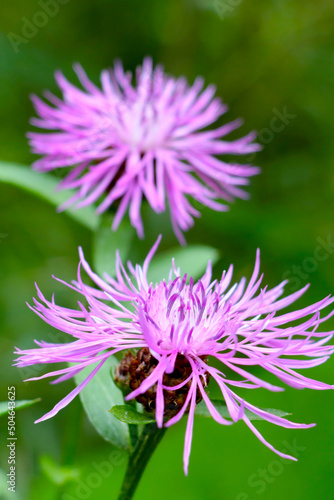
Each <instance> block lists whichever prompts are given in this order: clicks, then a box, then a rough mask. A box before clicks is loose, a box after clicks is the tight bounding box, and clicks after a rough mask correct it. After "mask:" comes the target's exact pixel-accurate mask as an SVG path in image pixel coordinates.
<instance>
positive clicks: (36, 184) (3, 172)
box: [0, 161, 99, 230]
mask: <svg viewBox="0 0 334 500" xmlns="http://www.w3.org/2000/svg"><path fill="white" fill-rule="evenodd" d="M0 182H5V183H6V184H11V185H12V186H15V187H18V188H21V189H24V190H25V191H28V192H29V193H32V194H34V195H35V196H38V197H39V198H42V199H43V200H45V201H47V202H48V203H51V205H55V206H59V205H61V204H62V203H63V202H64V201H66V200H67V199H68V198H70V197H71V196H72V195H73V194H74V191H73V190H70V189H66V190H64V191H56V190H55V189H56V187H57V185H58V184H59V181H58V180H57V179H56V178H55V177H53V176H52V175H50V174H47V173H38V172H35V171H34V170H32V168H31V167H27V166H25V165H18V164H16V163H7V162H4V161H2V162H0ZM65 213H66V214H67V215H68V216H70V217H72V219H74V220H75V221H76V222H79V223H80V224H82V225H83V226H85V227H87V228H88V229H91V230H95V229H96V228H97V226H98V222H99V217H98V216H97V215H96V214H95V211H94V207H85V208H82V209H79V210H75V209H74V208H71V207H70V208H68V209H67V210H65Z"/></svg>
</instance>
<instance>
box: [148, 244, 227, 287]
mask: <svg viewBox="0 0 334 500" xmlns="http://www.w3.org/2000/svg"><path fill="white" fill-rule="evenodd" d="M173 258H174V259H175V266H176V267H180V269H181V273H182V274H183V275H184V274H185V273H187V274H188V276H192V277H193V278H194V279H198V278H200V277H201V276H202V275H203V274H204V272H205V270H206V267H207V265H208V261H209V260H211V261H212V264H215V263H216V262H217V260H218V259H219V253H218V251H217V250H216V249H215V248H211V247H208V246H205V245H192V246H187V247H185V248H180V247H174V248H171V249H170V250H166V251H165V252H161V253H160V254H158V255H156V256H155V257H154V258H153V260H152V262H151V263H150V266H149V269H148V273H147V274H148V281H149V282H150V281H152V282H153V283H156V282H158V281H161V280H162V279H163V278H165V279H167V278H168V274H169V271H170V270H171V268H172V259H173Z"/></svg>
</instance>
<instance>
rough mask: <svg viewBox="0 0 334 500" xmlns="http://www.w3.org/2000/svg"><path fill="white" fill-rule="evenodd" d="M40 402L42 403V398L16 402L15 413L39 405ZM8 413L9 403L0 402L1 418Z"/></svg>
mask: <svg viewBox="0 0 334 500" xmlns="http://www.w3.org/2000/svg"><path fill="white" fill-rule="evenodd" d="M38 401H40V398H37V399H23V400H22V401H15V411H16V410H21V409H23V408H27V407H28V406H31V405H33V404H35V403H38ZM7 412H8V401H1V402H0V417H1V416H3V415H6V414H7Z"/></svg>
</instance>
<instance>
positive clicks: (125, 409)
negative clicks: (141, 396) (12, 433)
mask: <svg viewBox="0 0 334 500" xmlns="http://www.w3.org/2000/svg"><path fill="white" fill-rule="evenodd" d="M110 413H112V414H113V415H114V416H115V417H116V418H117V419H118V420H120V421H121V422H125V423H126V424H131V425H143V424H150V423H152V422H155V418H154V416H152V415H150V414H148V413H140V412H139V411H137V410H136V409H135V408H134V407H133V406H130V405H115V406H113V407H112V408H111V410H110Z"/></svg>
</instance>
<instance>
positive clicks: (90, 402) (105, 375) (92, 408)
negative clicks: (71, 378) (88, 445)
mask: <svg viewBox="0 0 334 500" xmlns="http://www.w3.org/2000/svg"><path fill="white" fill-rule="evenodd" d="M115 364H117V360H116V358H114V357H113V356H111V357H110V359H109V360H108V361H106V362H105V363H104V365H103V366H102V368H100V370H99V371H98V372H97V374H96V375H95V376H94V377H93V379H92V380H91V381H90V382H89V384H87V386H86V387H85V388H84V389H83V390H82V391H81V392H80V398H81V401H82V404H83V406H84V409H85V412H86V414H87V416H88V418H89V420H90V422H91V424H92V425H93V426H94V427H95V429H96V430H97V432H98V433H99V434H100V435H101V436H102V437H103V439H105V440H106V441H108V442H109V443H112V444H113V445H114V446H117V447H118V448H123V449H128V447H129V439H130V438H129V430H128V426H127V425H126V424H125V423H123V422H120V421H119V420H118V419H116V418H115V417H114V416H113V415H112V414H111V413H110V411H109V409H110V408H112V407H113V406H114V405H120V404H123V403H124V400H123V396H122V393H121V391H120V390H119V389H118V387H117V386H116V384H115V383H114V381H113V380H112V377H111V375H110V367H111V366H112V365H115ZM95 366H96V365H93V366H90V367H88V368H86V369H85V370H82V371H81V372H80V373H79V374H77V375H76V376H75V381H76V383H77V384H80V382H82V381H83V380H84V379H85V378H86V377H87V376H88V375H89V373H91V371H92V370H93V369H94V368H95Z"/></svg>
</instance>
